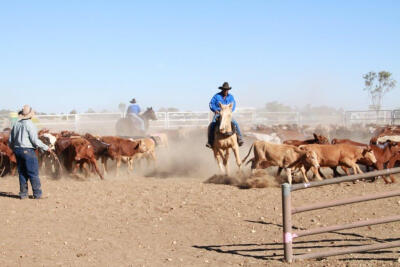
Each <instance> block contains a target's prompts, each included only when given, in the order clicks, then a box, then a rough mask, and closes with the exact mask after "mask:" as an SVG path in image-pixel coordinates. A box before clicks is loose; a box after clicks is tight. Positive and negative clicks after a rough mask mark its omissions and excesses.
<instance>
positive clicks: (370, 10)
mask: <svg viewBox="0 0 400 267" xmlns="http://www.w3.org/2000/svg"><path fill="white" fill-rule="evenodd" d="M399 14H400V1H396V0H393V1H385V0H383V1H378V0H377V1H370V0H363V1H356V0H353V1H285V0H281V1H278V0H277V1H267V0H265V1H251V0H249V1H233V0H232V1H215V0H214V1H173V0H170V1H151V0H150V1H128V0H127V1H122V0H114V1H101V0H97V1H90V0H85V1H74V0H68V1H66V0H65V1H61V0H60V1H40V0H36V1H18V0H16V1H1V2H0V32H1V34H0V95H1V98H0V99H1V100H0V109H3V108H5V109H12V110H16V109H19V108H20V107H21V106H22V105H23V104H26V103H28V104H31V105H32V106H33V107H34V109H35V110H37V111H42V112H57V113H59V112H69V111H71V110H73V109H75V110H77V111H78V112H84V111H86V110H87V109H88V108H93V109H95V110H98V111H100V110H103V109H107V110H117V107H118V104H119V103H121V102H124V103H128V101H129V100H130V99H131V98H133V97H135V98H136V99H137V101H138V103H139V104H140V105H141V106H142V107H150V106H152V107H154V108H155V109H159V108H161V107H177V108H179V109H180V110H190V111H206V110H208V103H209V101H210V99H211V97H212V96H213V95H214V94H215V93H217V92H218V91H219V90H218V86H221V85H222V83H223V82H225V81H227V82H229V83H230V85H231V86H232V90H231V93H232V94H233V95H234V96H235V99H236V101H237V104H238V107H239V108H245V107H263V106H264V105H265V103H267V102H271V101H278V102H281V103H284V104H287V105H292V106H297V107H301V106H304V105H306V104H311V105H313V106H320V105H329V106H333V107H338V108H339V107H340V108H344V109H346V110H365V109H368V105H369V103H370V100H369V97H368V94H367V92H365V91H363V87H364V84H363V79H362V75H363V74H365V73H367V72H369V71H376V72H379V71H381V70H386V71H390V72H392V73H393V78H394V79H396V80H398V81H399V82H400V49H399V48H400V15H399ZM383 107H384V108H389V109H392V108H400V83H399V84H398V85H397V87H396V88H395V89H394V90H393V91H391V92H389V93H388V94H386V95H385V97H384V99H383Z"/></svg>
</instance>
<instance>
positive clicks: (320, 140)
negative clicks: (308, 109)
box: [313, 133, 329, 144]
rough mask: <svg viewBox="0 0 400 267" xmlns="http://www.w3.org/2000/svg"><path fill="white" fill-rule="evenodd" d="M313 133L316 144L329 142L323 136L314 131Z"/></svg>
mask: <svg viewBox="0 0 400 267" xmlns="http://www.w3.org/2000/svg"><path fill="white" fill-rule="evenodd" d="M313 135H314V139H315V141H316V142H317V144H329V140H328V138H326V137H325V136H323V135H319V134H316V133H314V134H313Z"/></svg>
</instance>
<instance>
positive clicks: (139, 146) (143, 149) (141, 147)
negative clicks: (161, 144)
mask: <svg viewBox="0 0 400 267" xmlns="http://www.w3.org/2000/svg"><path fill="white" fill-rule="evenodd" d="M136 142H137V145H136V146H135V150H137V152H139V153H144V152H146V151H147V146H146V143H145V142H144V141H143V140H142V139H140V140H138V141H136Z"/></svg>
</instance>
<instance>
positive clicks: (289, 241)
mask: <svg viewBox="0 0 400 267" xmlns="http://www.w3.org/2000/svg"><path fill="white" fill-rule="evenodd" d="M393 173H400V168H393V169H386V170H381V171H374V172H368V173H363V174H357V175H351V176H343V177H340V178H335V179H328V180H324V181H316V182H311V183H304V184H295V185H289V184H287V183H285V184H283V185H282V216H283V246H284V255H285V260H286V261H287V262H293V261H295V260H304V259H314V258H321V257H328V256H337V255H343V254H349V253H356V252H362V251H370V250H377V249H383V248H393V247H400V241H395V242H388V243H380V244H373V245H366V246H357V247H348V248H343V249H335V250H331V251H323V252H316V253H308V254H300V255H293V246H292V245H293V240H294V239H295V238H299V237H302V236H308V235H315V234H321V233H327V232H332V231H336V230H344V229H351V228H356V227H362V226H368V225H375V224H383V223H389V222H395V221H400V214H399V215H395V216H391V217H386V218H380V219H373V220H366V221H358V222H355V223H351V224H342V225H333V226H327V227H321V228H316V229H310V230H302V231H298V232H293V227H292V215H294V214H297V213H301V212H305V211H311V210H317V209H323V208H329V207H335V206H340V205H347V204H352V203H358V202H363V201H370V200H375V199H381V198H388V197H394V196H400V190H397V191H391V192H384V193H379V194H374V195H367V196H361V197H355V198H351V199H341V200H336V201H331V202H326V203H318V204H312V205H308V206H303V207H298V208H292V201H291V197H292V196H291V194H292V192H293V191H297V190H302V189H307V188H311V187H317V186H324V185H328V184H338V183H342V182H350V181H355V180H358V179H362V178H371V177H376V176H380V175H389V174H393Z"/></svg>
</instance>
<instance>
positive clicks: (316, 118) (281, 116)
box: [0, 109, 400, 134]
mask: <svg viewBox="0 0 400 267" xmlns="http://www.w3.org/2000/svg"><path fill="white" fill-rule="evenodd" d="M156 115H157V120H156V121H150V128H153V129H157V128H166V129H168V128H179V127H206V126H207V125H208V124H209V122H210V121H211V119H212V113H211V112H209V111H200V112H156ZM121 117H123V114H122V113H80V114H58V115H37V116H36V117H35V120H34V121H35V123H36V124H37V126H38V127H39V128H43V127H45V128H49V129H51V130H74V131H78V132H88V131H90V132H93V131H95V132H98V131H99V130H101V132H102V133H108V134H113V133H114V132H115V124H116V122H117V120H118V119H120V118H121ZM234 118H235V119H236V120H237V121H238V122H239V123H240V125H244V126H251V125H254V124H264V125H274V124H297V125H315V124H338V125H346V126H351V125H352V124H355V123H357V124H359V123H361V124H367V123H374V124H376V123H377V124H400V110H382V111H379V112H376V111H346V112H345V113H343V114H341V113H337V114H331V115H326V114H310V113H307V114H305V113H300V112H265V111H260V110H255V109H254V110H251V109H250V110H240V111H236V112H235V113H234ZM11 121H12V120H11V119H10V118H9V117H7V116H6V115H5V116H1V117H0V126H1V127H2V128H5V127H9V126H10V124H11Z"/></svg>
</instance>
